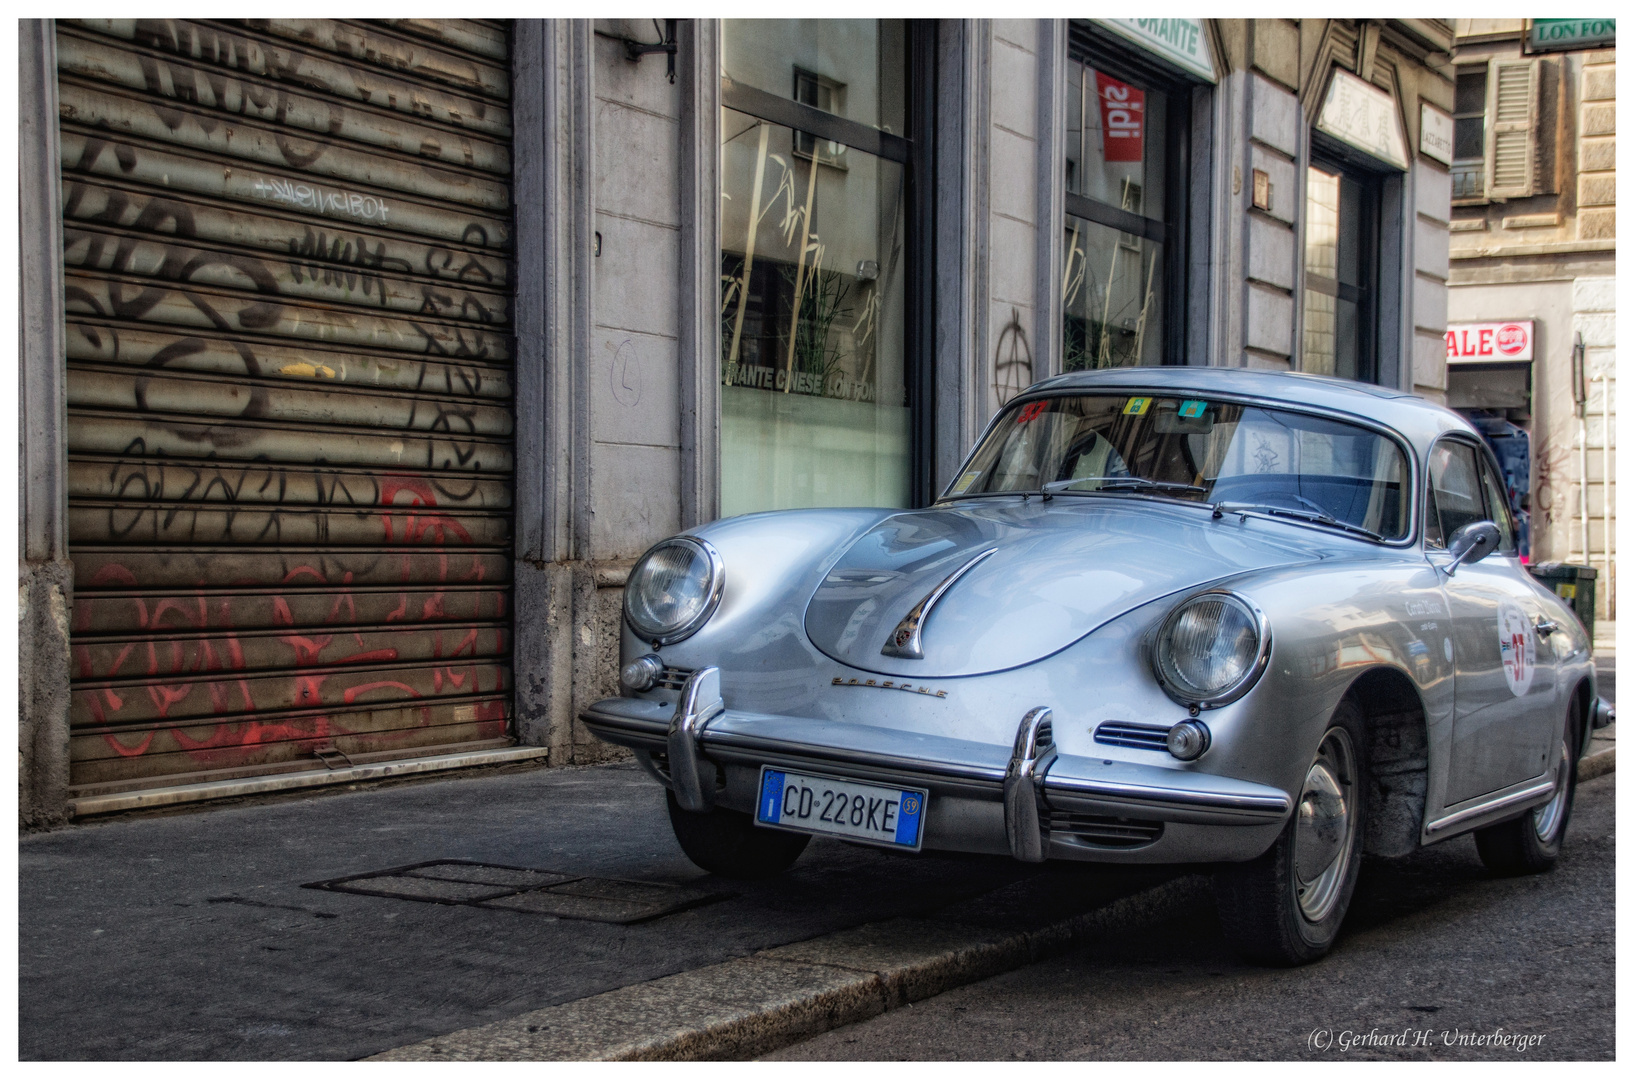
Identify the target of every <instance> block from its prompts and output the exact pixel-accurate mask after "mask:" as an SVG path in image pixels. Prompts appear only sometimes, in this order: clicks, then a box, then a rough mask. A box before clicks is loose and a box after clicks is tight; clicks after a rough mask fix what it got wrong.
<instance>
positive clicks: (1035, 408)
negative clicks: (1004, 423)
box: [1016, 401, 1050, 424]
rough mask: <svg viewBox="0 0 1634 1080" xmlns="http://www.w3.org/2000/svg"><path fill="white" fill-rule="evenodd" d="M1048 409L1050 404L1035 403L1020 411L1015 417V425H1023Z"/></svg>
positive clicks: (1043, 402) (1045, 402) (1044, 402)
mask: <svg viewBox="0 0 1634 1080" xmlns="http://www.w3.org/2000/svg"><path fill="white" fill-rule="evenodd" d="M1049 407H1050V403H1049V402H1047V401H1035V402H1033V403H1032V404H1030V405H1028V406H1027V407H1026V408H1024V409H1022V410H1021V413H1020V414H1019V415H1018V416H1017V417H1016V423H1018V424H1025V423H1026V422H1027V421H1029V420H1031V419H1033V418H1034V417H1035V416H1037V415H1038V414H1039V413H1041V412H1043V411H1044V410H1045V409H1047V408H1049Z"/></svg>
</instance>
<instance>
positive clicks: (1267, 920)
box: [1214, 700, 1367, 967]
mask: <svg viewBox="0 0 1634 1080" xmlns="http://www.w3.org/2000/svg"><path fill="white" fill-rule="evenodd" d="M1366 737H1367V730H1366V727H1365V725H1364V722H1363V717H1362V712H1361V709H1360V708H1359V707H1358V706H1357V705H1356V704H1355V703H1354V702H1352V701H1348V700H1347V701H1345V702H1343V703H1342V704H1341V705H1340V706H1339V708H1338V710H1337V711H1335V713H1334V715H1333V720H1332V721H1331V723H1330V724H1329V725H1328V730H1327V731H1326V732H1324V733H1323V735H1322V741H1321V743H1320V744H1319V745H1318V747H1317V751H1316V756H1315V758H1314V759H1313V760H1312V761H1311V764H1310V767H1309V768H1308V769H1307V770H1306V772H1305V780H1304V783H1303V785H1302V787H1301V790H1300V793H1299V801H1298V802H1297V803H1296V804H1295V806H1294V813H1293V816H1292V817H1291V818H1290V819H1289V821H1288V824H1287V826H1286V827H1284V828H1283V830H1282V834H1281V835H1280V836H1278V837H1277V840H1276V843H1274V844H1272V845H1271V849H1270V850H1269V851H1267V852H1266V853H1265V854H1264V855H1261V856H1260V857H1259V858H1257V859H1255V860H1253V861H1252V862H1246V863H1233V864H1229V865H1226V866H1222V867H1220V868H1219V869H1217V870H1216V871H1215V873H1214V900H1215V906H1216V908H1217V909H1218V911H1219V915H1220V928H1221V929H1222V930H1223V931H1224V933H1225V936H1226V940H1227V941H1228V942H1229V943H1230V944H1231V946H1232V947H1233V948H1234V949H1235V950H1236V951H1237V952H1238V953H1240V954H1242V955H1243V956H1244V957H1246V958H1247V959H1249V960H1252V961H1254V962H1255V963H1260V964H1268V965H1273V966H1277V967H1292V966H1293V965H1295V964H1306V963H1309V962H1311V961H1312V960H1316V959H1319V958H1320V957H1322V956H1323V955H1324V954H1326V953H1327V951H1328V949H1329V948H1331V947H1332V945H1333V939H1334V938H1335V936H1337V935H1338V933H1339V924H1340V923H1342V922H1343V921H1344V918H1345V911H1346V910H1347V909H1348V908H1349V907H1350V897H1351V894H1352V893H1353V892H1354V891H1355V890H1356V879H1357V877H1358V876H1359V875H1360V873H1361V866H1362V823H1363V821H1364V820H1365V814H1366V806H1365V805H1364V802H1365V798H1366V792H1367V775H1366V769H1367V755H1366V746H1367V743H1366Z"/></svg>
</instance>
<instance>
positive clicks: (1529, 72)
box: [1486, 60, 1538, 199]
mask: <svg viewBox="0 0 1634 1080" xmlns="http://www.w3.org/2000/svg"><path fill="white" fill-rule="evenodd" d="M1537 116H1538V65H1537V61H1535V60H1494V61H1493V62H1492V74H1491V76H1490V77H1489V78H1488V80H1487V117H1488V119H1489V120H1490V121H1491V124H1490V126H1489V127H1488V128H1487V133H1488V134H1487V145H1486V167H1487V196H1488V197H1489V198H1493V199H1519V198H1524V197H1525V196H1527V195H1530V194H1532V190H1533V183H1532V181H1533V177H1534V175H1535V173H1536V165H1535V158H1536V156H1537V135H1536V132H1537Z"/></svg>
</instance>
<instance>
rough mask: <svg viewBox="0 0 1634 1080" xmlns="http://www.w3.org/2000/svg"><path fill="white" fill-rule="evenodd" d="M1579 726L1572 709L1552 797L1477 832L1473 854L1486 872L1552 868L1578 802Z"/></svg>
mask: <svg viewBox="0 0 1634 1080" xmlns="http://www.w3.org/2000/svg"><path fill="white" fill-rule="evenodd" d="M1581 727H1582V725H1581V724H1579V723H1578V717H1577V708H1576V707H1575V706H1574V707H1573V708H1572V710H1571V712H1570V713H1568V714H1567V717H1566V730H1565V733H1564V734H1563V735H1562V736H1561V741H1560V746H1559V748H1558V749H1557V751H1556V753H1557V755H1558V760H1557V761H1556V762H1555V794H1554V797H1553V798H1551V799H1550V800H1549V801H1548V802H1546V803H1544V804H1543V805H1542V806H1539V807H1536V808H1534V809H1532V810H1529V811H1527V812H1526V813H1524V814H1522V815H1521V816H1520V817H1518V818H1512V819H1510V820H1509V821H1502V822H1499V823H1498V824H1496V825H1489V826H1488V827H1486V828H1484V829H1478V830H1476V833H1475V850H1476V851H1478V852H1479V853H1480V855H1481V861H1482V862H1483V863H1486V865H1487V869H1489V870H1493V871H1496V872H1497V873H1500V874H1507V875H1517V874H1540V873H1542V872H1543V871H1545V870H1551V869H1553V868H1554V865H1555V860H1556V859H1558V858H1560V845H1561V842H1562V841H1563V840H1565V838H1566V825H1567V823H1568V822H1570V821H1571V819H1572V803H1573V801H1575V800H1576V798H1577V745H1578V744H1577V740H1578V738H1579V732H1580V730H1581Z"/></svg>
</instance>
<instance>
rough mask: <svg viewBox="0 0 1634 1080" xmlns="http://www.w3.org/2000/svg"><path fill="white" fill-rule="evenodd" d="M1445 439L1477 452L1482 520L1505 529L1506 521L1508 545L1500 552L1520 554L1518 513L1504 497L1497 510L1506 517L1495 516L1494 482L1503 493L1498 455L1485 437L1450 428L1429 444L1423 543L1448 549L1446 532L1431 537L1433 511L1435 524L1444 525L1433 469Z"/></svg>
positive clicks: (1426, 455)
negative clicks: (1437, 452) (1492, 487)
mask: <svg viewBox="0 0 1634 1080" xmlns="http://www.w3.org/2000/svg"><path fill="white" fill-rule="evenodd" d="M1443 443H1452V444H1454V445H1456V446H1463V447H1467V448H1468V449H1469V451H1470V453H1472V454H1474V455H1475V482H1476V485H1477V487H1478V488H1479V489H1480V493H1481V509H1482V511H1483V513H1484V514H1485V515H1486V516H1485V518H1484V519H1483V520H1486V521H1490V522H1492V523H1493V524H1494V525H1497V526H1498V529H1499V532H1500V533H1501V532H1503V530H1504V525H1505V523H1507V524H1508V535H1509V545H1508V546H1507V547H1499V548H1498V551H1497V553H1498V554H1500V555H1505V556H1509V557H1511V558H1513V557H1516V556H1518V555H1519V554H1520V532H1519V530H1518V528H1517V527H1516V522H1515V517H1514V515H1513V514H1511V513H1510V512H1509V506H1508V503H1507V502H1504V501H1501V500H1500V503H1499V506H1498V508H1497V509H1498V512H1499V513H1501V514H1502V515H1503V519H1504V520H1503V521H1499V520H1498V518H1497V517H1495V516H1493V506H1492V500H1491V498H1490V494H1491V485H1494V484H1495V485H1496V486H1497V490H1498V491H1499V493H1500V494H1501V493H1502V492H1503V491H1504V486H1503V479H1502V478H1503V470H1502V469H1500V468H1498V467H1497V458H1496V457H1495V456H1494V455H1493V453H1492V448H1491V447H1490V446H1488V445H1487V444H1486V440H1485V439H1480V438H1471V437H1470V436H1469V435H1468V434H1466V433H1464V432H1450V433H1448V434H1446V435H1443V436H1441V437H1440V438H1438V439H1436V440H1435V442H1433V443H1431V444H1430V450H1429V453H1427V454H1425V455H1424V500H1423V501H1424V507H1423V512H1422V513H1423V519H1424V535H1423V542H1424V547H1425V548H1426V549H1427V550H1435V551H1446V550H1447V537H1446V536H1445V535H1443V536H1442V537H1441V539H1440V541H1439V542H1435V541H1432V540H1431V539H1430V515H1431V514H1432V512H1433V513H1434V515H1435V525H1436V528H1437V529H1438V530H1439V529H1440V528H1441V508H1440V507H1439V506H1438V505H1436V503H1435V480H1434V479H1433V478H1432V477H1431V476H1430V469H1431V466H1432V465H1433V463H1434V461H1435V452H1436V450H1437V449H1439V448H1440V447H1441V445H1442V444H1443Z"/></svg>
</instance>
